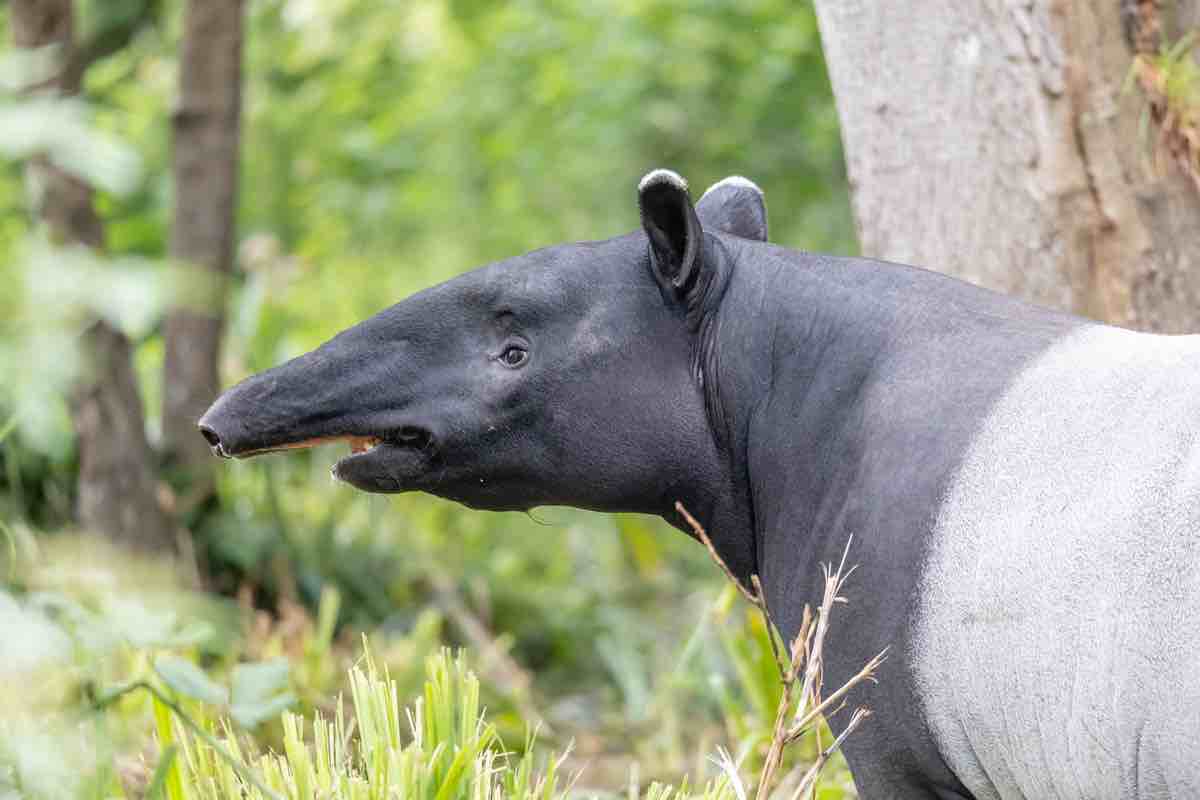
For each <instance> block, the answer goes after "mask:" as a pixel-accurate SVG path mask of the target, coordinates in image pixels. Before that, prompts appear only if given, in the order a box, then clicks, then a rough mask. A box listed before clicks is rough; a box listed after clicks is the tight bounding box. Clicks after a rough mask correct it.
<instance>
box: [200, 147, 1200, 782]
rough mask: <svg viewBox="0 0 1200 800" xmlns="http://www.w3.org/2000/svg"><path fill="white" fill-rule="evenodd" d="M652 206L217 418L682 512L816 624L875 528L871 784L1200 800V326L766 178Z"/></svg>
mask: <svg viewBox="0 0 1200 800" xmlns="http://www.w3.org/2000/svg"><path fill="white" fill-rule="evenodd" d="M637 195H638V206H639V212H640V221H641V226H640V230H637V231H636V232H634V233H630V234H628V235H624V236H618V237H616V238H613V239H608V240H605V241H596V242H580V243H575V244H565V245H559V246H555V247H549V248H546V249H542V250H535V251H533V252H531V253H528V254H526V255H522V256H518V257H516V258H511V259H508V260H505V261H500V262H498V263H495V264H491V265H489V266H485V267H483V268H480V269H477V270H475V271H472V272H468V273H466V274H464V275H461V276H459V277H457V278H454V279H452V280H450V281H447V282H445V283H443V284H440V285H438V286H434V287H432V288H430V289H426V290H424V291H422V292H419V293H418V294H415V295H413V296H412V297H409V298H408V299H405V300H403V301H402V302H400V303H398V304H396V305H394V306H392V307H390V308H388V309H386V310H384V311H382V312H380V313H379V314H377V315H375V316H374V317H371V318H370V319H368V320H366V321H365V322H362V323H360V324H358V325H356V326H354V327H352V328H350V329H348V330H346V331H344V332H342V333H340V334H338V335H337V336H335V337H334V338H333V339H331V340H330V341H329V342H327V343H325V344H324V345H322V346H320V347H319V348H317V349H316V350H314V351H312V352H310V353H307V354H305V355H301V356H299V357H298V358H295V359H293V360H291V361H288V362H287V363H285V364H283V365H281V366H278V367H275V368H274V369H270V370H267V371H266V372H263V373H261V374H258V375H254V376H252V377H250V378H248V379H246V380H245V381H243V382H241V383H239V384H237V385H236V386H235V387H233V388H232V389H230V390H228V391H227V392H226V393H225V394H224V395H223V396H221V397H220V398H219V399H218V400H217V401H216V402H215V403H214V404H213V406H212V407H211V408H210V409H209V410H208V412H207V413H206V414H205V415H204V417H203V418H202V419H201V420H200V422H199V426H200V430H201V432H202V433H203V435H204V436H205V437H206V438H207V439H208V441H209V443H210V444H211V445H212V447H213V449H214V450H215V451H216V452H217V454H219V455H222V456H227V457H228V456H233V457H243V456H250V455H255V454H259V453H266V452H270V451H274V450H281V449H286V448H292V447H301V446H308V445H311V444H314V443H318V442H324V441H329V440H336V439H344V440H349V441H350V443H351V446H352V452H351V454H350V455H348V456H347V457H346V458H344V459H342V460H341V461H339V462H337V464H336V466H335V467H334V468H333V472H334V475H335V476H336V477H338V478H340V479H341V480H343V481H346V482H347V483H349V484H351V485H353V486H355V487H357V488H359V489H362V490H365V491H369V492H406V491H424V492H430V493H433V494H435V495H439V496H442V497H446V498H450V499H452V500H456V501H459V502H461V503H465V504H466V505H468V506H471V507H473V508H480V509H498V510H503V509H529V508H530V507H533V506H538V505H569V506H577V507H581V508H586V509H595V510H599V511H612V512H616V511H622V512H641V513H646V514H655V515H659V516H661V517H663V518H665V519H666V520H668V521H669V522H671V523H672V524H674V525H675V526H676V527H678V528H680V529H682V530H685V531H686V530H688V528H687V526H686V524H685V521H684V520H682V519H680V516H679V514H678V513H677V511H676V510H675V504H676V502H677V501H678V502H681V503H682V504H683V506H684V507H685V508H686V509H687V510H689V511H690V512H691V513H692V514H693V515H694V516H695V517H696V518H697V519H698V520H699V521H700V523H701V524H702V525H703V526H704V527H705V528H706V529H707V531H708V532H709V536H710V537H711V539H712V541H713V543H714V547H715V549H716V550H717V552H718V553H719V555H720V557H721V559H722V560H723V561H724V562H725V563H726V564H727V565H728V567H729V569H730V570H731V571H732V573H733V574H734V576H735V577H736V578H737V579H738V580H740V581H742V582H747V581H748V580H749V579H750V576H751V575H758V576H760V578H761V581H762V585H763V588H764V595H765V598H766V601H767V604H768V607H769V608H770V610H771V613H772V615H773V617H774V619H775V621H776V622H777V624H778V625H779V627H780V628H781V630H782V632H783V634H784V635H785V636H787V637H789V638H790V637H791V636H793V635H794V634H795V633H796V632H797V629H798V627H799V624H800V621H801V615H802V611H803V608H804V606H805V605H806V604H812V603H813V602H814V601H815V600H816V599H817V597H818V596H819V593H820V591H821V589H822V588H823V587H822V586H821V583H822V582H821V579H820V575H821V570H820V565H821V564H823V563H836V562H838V561H839V560H840V557H841V555H842V553H843V552H844V550H845V548H846V547H847V543H848V542H849V541H850V540H851V538H852V540H853V544H852V546H851V549H850V554H849V559H848V563H853V564H856V565H857V566H858V569H857V572H856V573H855V574H854V576H853V577H852V578H851V582H850V584H848V586H847V589H846V592H847V594H848V597H849V600H850V602H849V604H848V606H846V607H845V610H844V611H843V610H842V607H841V606H839V607H838V608H839V610H838V614H839V616H837V617H836V618H835V619H834V629H833V633H832V634H831V641H830V642H829V644H828V648H829V652H828V653H827V656H826V666H825V669H826V673H825V675H826V680H825V683H826V686H837V685H840V684H841V683H842V682H843V681H844V680H846V679H847V678H848V677H849V676H850V675H852V674H853V673H854V672H856V671H857V670H858V669H859V668H860V667H861V666H862V665H863V664H864V663H865V662H866V661H867V660H868V659H869V658H870V657H871V656H873V655H875V654H876V653H878V652H879V651H880V650H882V649H883V648H885V647H887V648H890V654H891V655H890V658H889V660H888V661H886V662H885V664H884V666H883V667H882V669H881V671H880V673H879V675H878V678H879V683H878V685H875V686H869V685H866V684H863V685H861V686H860V687H857V688H856V689H855V692H854V696H852V697H851V703H862V704H865V705H867V706H868V707H869V708H870V709H871V710H872V711H873V712H874V714H873V716H872V717H871V719H870V720H868V722H867V723H866V724H865V725H864V726H863V727H861V728H860V729H858V730H856V731H855V732H854V734H853V735H852V736H850V737H849V738H848V739H847V740H846V742H845V745H844V750H845V754H846V758H847V760H848V762H849V764H850V767H851V770H852V772H853V774H854V777H855V781H856V783H857V787H858V790H859V792H860V794H861V796H862V797H865V798H943V799H945V798H967V797H973V798H1031V799H1032V798H1038V799H1039V800H1040V799H1041V798H1080V799H1083V798H1087V799H1088V800H1097V799H1098V798H1166V797H1171V798H1184V797H1189V798H1190V797H1200V668H1198V667H1197V665H1198V664H1200V569H1198V568H1197V565H1198V564H1200V441H1198V436H1200V338H1197V337H1191V336H1180V337H1173V336H1158V335H1149V334H1144V333H1136V332H1132V331H1129V330H1123V329H1119V328H1115V327H1110V326H1106V325H1103V324H1099V323H1097V322H1093V321H1090V320H1087V319H1083V318H1080V317H1076V316H1071V315H1069V314H1066V313H1061V312H1059V311H1054V310H1050V309H1046V308H1041V307H1038V306H1035V305H1031V304H1028V303H1026V302H1023V301H1021V300H1018V299H1015V298H1012V297H1007V296H1004V295H1001V294H997V293H994V292H991V291H987V290H985V289H983V288H979V287H977V286H974V285H971V284H969V283H965V282H962V281H959V280H956V279H954V278H951V277H948V276H946V275H943V274H939V273H937V272H932V271H926V270H922V269H918V268H914V267H909V266H902V265H897V264H890V263H883V262H880V261H874V260H870V259H865V258H843V257H832V256H826V255H816V254H812V253H805V252H798V251H796V250H791V249H787V248H784V247H779V246H776V245H774V244H771V243H769V242H768V241H767V218H766V206H765V202H764V200H763V196H762V193H761V192H760V191H759V190H758V188H757V187H756V186H755V185H754V184H753V183H752V182H750V181H748V180H745V179H742V178H731V179H726V180H725V181H722V182H721V183H719V184H717V185H716V186H714V187H713V188H712V189H710V190H709V191H708V192H707V193H706V194H705V195H704V196H703V197H702V198H701V200H700V201H699V202H698V203H697V204H695V205H693V203H692V200H691V198H690V195H689V191H688V187H687V184H686V182H685V181H684V180H683V179H682V178H681V177H680V176H679V175H677V174H675V173H674V172H671V171H667V170H656V171H654V172H651V173H650V174H648V175H646V177H645V178H644V179H643V180H642V181H641V183H640V185H639V186H638V192H637ZM839 719H841V718H840V717H835V718H834V720H833V726H834V728H835V729H838V727H839V725H840V724H842V723H841V722H839Z"/></svg>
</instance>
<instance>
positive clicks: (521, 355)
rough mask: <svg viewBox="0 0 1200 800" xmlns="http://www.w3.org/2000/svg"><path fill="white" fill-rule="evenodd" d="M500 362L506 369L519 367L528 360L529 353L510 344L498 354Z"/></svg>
mask: <svg viewBox="0 0 1200 800" xmlns="http://www.w3.org/2000/svg"><path fill="white" fill-rule="evenodd" d="M500 360H501V361H503V362H504V365H505V366H507V367H519V366H521V365H522V364H524V363H525V362H526V361H528V360H529V351H528V350H526V349H525V348H524V347H520V346H518V345H515V344H510V345H509V346H508V347H506V348H505V349H504V352H503V353H501V354H500Z"/></svg>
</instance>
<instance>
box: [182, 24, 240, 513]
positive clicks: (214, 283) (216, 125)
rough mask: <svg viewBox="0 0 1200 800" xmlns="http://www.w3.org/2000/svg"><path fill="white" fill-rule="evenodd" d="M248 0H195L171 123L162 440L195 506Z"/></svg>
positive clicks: (212, 381) (227, 237) (217, 332)
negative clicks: (175, 290)
mask: <svg viewBox="0 0 1200 800" xmlns="http://www.w3.org/2000/svg"><path fill="white" fill-rule="evenodd" d="M241 59H242V0H188V2H187V3H186V9H185V12H184V23H183V52H182V56H181V58H180V65H179V87H180V91H179V106H178V109H177V110H176V112H175V115H174V119H173V124H174V135H175V144H174V173H175V214H174V220H173V225H172V228H171V257H172V259H173V260H174V261H175V262H177V263H178V264H180V265H181V266H182V267H183V268H184V270H185V273H186V274H187V275H188V277H187V279H186V282H185V285H186V286H187V287H188V291H187V293H186V296H185V297H184V298H183V300H185V301H186V302H184V303H180V304H179V305H178V306H177V307H175V308H173V309H172V310H171V312H170V313H169V315H168V316H167V321H166V333H165V338H166V362H165V365H164V369H163V440H164V445H165V447H166V454H167V457H168V462H169V463H170V464H171V465H172V467H173V468H174V469H176V470H178V472H179V473H181V476H180V477H181V478H182V482H183V483H184V484H185V485H186V486H187V491H186V493H185V498H187V501H186V502H187V503H188V505H194V504H195V503H197V502H200V501H203V500H204V499H205V498H206V497H207V496H208V495H209V494H210V493H211V491H212V463H213V459H212V456H211V454H210V453H209V451H208V445H207V444H206V443H205V441H204V439H203V438H202V437H201V436H200V435H199V434H198V433H197V431H196V420H197V419H199V418H200V415H201V414H203V413H204V410H205V409H206V408H207V407H208V405H209V403H211V402H212V401H213V399H214V398H215V397H216V395H217V391H218V389H219V388H220V386H219V377H218V374H217V357H218V354H219V350H220V342H221V325H222V316H223V298H224V289H225V278H226V276H227V275H228V274H229V273H230V271H231V270H232V265H233V263H232V262H233V240H234V211H235V202H236V197H237V175H238V135H239V115H240V108H241Z"/></svg>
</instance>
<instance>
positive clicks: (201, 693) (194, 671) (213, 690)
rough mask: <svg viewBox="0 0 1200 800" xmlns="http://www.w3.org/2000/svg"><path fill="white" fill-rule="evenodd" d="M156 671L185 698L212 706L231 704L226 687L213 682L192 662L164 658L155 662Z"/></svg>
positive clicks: (173, 657) (168, 657)
mask: <svg viewBox="0 0 1200 800" xmlns="http://www.w3.org/2000/svg"><path fill="white" fill-rule="evenodd" d="M154 671H155V672H157V673H158V677H160V678H162V679H163V683H165V684H167V686H169V687H171V689H173V690H174V691H176V692H178V693H179V694H181V695H184V696H185V697H191V698H193V699H196V700H200V701H201V702H204V703H210V704H212V705H225V704H226V703H227V702H229V692H228V691H226V690H225V687H224V686H221V685H220V684H219V683H215V682H213V680H212V679H211V678H209V677H208V675H206V674H204V670H202V669H200V668H199V667H197V666H196V665H195V664H193V663H192V662H191V661H188V660H186V659H182V658H176V657H175V656H163V657H162V658H160V659H158V661H156V662H154Z"/></svg>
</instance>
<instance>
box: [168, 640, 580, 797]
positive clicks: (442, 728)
mask: <svg viewBox="0 0 1200 800" xmlns="http://www.w3.org/2000/svg"><path fill="white" fill-rule="evenodd" d="M426 671H427V672H426V674H427V678H426V683H425V690H424V694H423V696H422V697H420V698H419V699H418V700H417V701H416V702H415V703H413V704H412V705H411V706H409V707H408V708H407V709H405V708H404V707H403V706H402V705H401V702H400V696H399V691H398V687H397V685H396V683H395V681H393V680H391V678H390V677H389V676H388V674H387V672H386V670H384V671H381V670H380V669H379V667H378V666H377V665H376V662H375V660H374V658H373V657H372V656H371V655H370V653H369V652H368V653H367V654H366V655H364V657H363V659H362V661H361V663H360V664H358V665H356V666H355V667H353V668H352V669H351V670H350V674H349V685H350V712H351V716H350V717H349V718H348V717H347V714H346V713H345V710H344V706H343V705H341V704H339V705H338V706H337V710H336V711H335V712H334V714H333V715H332V717H326V716H325V715H323V714H320V713H318V714H317V715H316V717H315V718H314V719H313V720H312V721H311V723H308V722H306V721H305V720H304V719H303V718H302V717H300V716H297V715H295V714H290V713H285V714H284V715H283V717H282V721H283V728H284V747H283V752H282V753H262V752H260V751H259V750H258V749H257V747H256V746H254V745H253V744H252V743H248V742H242V741H239V739H238V738H237V737H236V736H235V735H234V732H233V729H232V728H231V727H230V726H229V724H228V723H225V722H222V723H221V724H220V726H219V729H220V730H221V737H220V739H221V740H220V742H219V743H218V742H215V741H214V740H213V739H212V738H211V737H209V736H205V735H200V734H198V733H197V727H196V726H194V725H188V724H187V723H186V722H185V723H184V724H183V725H177V726H175V729H174V731H173V732H172V733H171V734H170V736H171V742H170V743H171V744H178V746H179V747H180V748H181V757H180V758H179V759H178V760H177V762H176V764H177V767H173V769H174V768H178V769H179V771H180V772H179V775H180V779H179V780H178V781H177V782H174V781H172V780H171V779H170V777H167V778H166V779H164V786H165V787H166V790H167V791H166V796H167V797H168V798H170V800H193V798H195V799H201V798H203V799H205V800H209V799H211V800H218V799H220V800H229V798H242V797H245V798H274V797H313V796H319V797H326V798H354V799H355V800H358V799H359V798H363V799H365V798H384V797H405V798H427V799H428V800H460V799H461V800H468V798H469V799H470V800H484V799H491V798H496V799H497V800H498V799H499V798H520V799H521V800H552V799H553V798H559V797H563V796H564V795H565V791H566V787H567V785H568V784H567V783H566V782H564V781H563V779H562V776H561V775H560V767H561V763H562V758H561V757H559V758H557V759H556V758H550V759H548V760H547V761H546V762H545V765H544V766H543V767H542V768H540V769H539V768H538V767H537V765H536V757H535V755H534V748H533V747H532V741H531V742H530V743H529V745H528V746H526V748H525V751H524V755H522V756H521V757H519V758H516V757H513V756H510V755H509V754H507V753H506V751H505V750H504V749H503V746H502V744H501V742H500V740H499V737H498V736H497V734H496V730H495V728H494V727H493V726H492V725H491V724H490V723H488V722H487V721H486V719H485V718H484V716H483V715H482V711H481V708H480V705H479V680H478V678H476V677H475V675H474V674H473V673H472V672H471V671H470V670H469V669H468V668H467V666H466V662H465V660H464V659H463V658H462V656H461V655H460V656H457V657H452V656H451V655H450V653H449V651H447V650H443V651H441V652H440V653H438V654H436V655H434V656H431V657H430V658H429V659H428V661H427V663H426ZM182 719H184V720H186V719H187V718H186V717H183V718H182ZM350 720H353V722H351V721H350ZM226 755H232V759H231V758H227V757H226Z"/></svg>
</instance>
